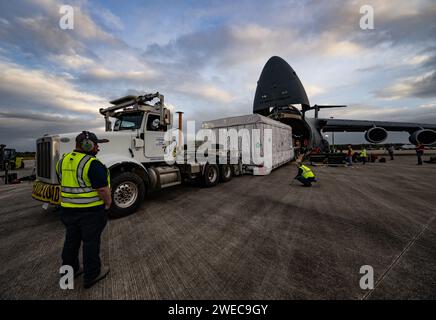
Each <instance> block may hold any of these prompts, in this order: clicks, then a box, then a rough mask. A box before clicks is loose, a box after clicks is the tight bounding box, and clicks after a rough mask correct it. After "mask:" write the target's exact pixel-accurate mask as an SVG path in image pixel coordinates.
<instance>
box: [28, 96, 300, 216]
mask: <svg viewBox="0 0 436 320" xmlns="http://www.w3.org/2000/svg"><path fill="white" fill-rule="evenodd" d="M156 99H157V100H158V101H157V102H155V103H154V104H153V101H155V100H156ZM111 104H112V106H110V107H108V108H105V109H100V113H101V114H102V115H103V116H104V118H105V122H106V132H105V133H103V134H98V137H99V138H100V139H108V140H109V142H108V143H104V144H101V145H100V152H99V153H98V155H97V157H98V158H99V159H100V160H101V161H102V162H103V163H104V164H105V165H106V167H107V168H108V169H109V170H110V175H111V189H112V197H113V204H112V208H111V210H110V214H111V215H112V216H114V217H123V216H126V215H129V214H131V213H133V212H135V211H136V210H137V209H138V207H139V206H140V205H141V202H142V201H143V200H144V198H145V196H146V195H147V194H148V193H149V192H153V191H157V190H161V189H165V188H167V187H171V186H175V185H179V184H181V183H182V182H183V181H186V180H198V181H199V182H201V183H202V185H204V186H205V187H212V186H215V185H216V184H218V183H219V182H227V181H229V180H231V178H232V176H237V175H241V174H244V173H252V174H267V173H268V172H265V170H264V168H263V166H262V165H259V164H253V163H245V164H244V163H242V159H241V152H240V150H239V147H240V144H239V145H238V146H239V147H238V148H237V149H238V150H234V149H233V150H227V148H224V147H223V145H219V144H216V145H215V147H214V148H213V149H212V151H211V150H209V153H210V154H208V155H207V156H208V157H209V158H208V159H212V158H213V159H214V160H215V161H209V162H196V161H195V159H196V158H194V161H192V155H190V154H189V153H190V152H192V150H191V151H189V149H188V150H186V146H185V145H184V144H183V142H180V141H177V138H176V139H174V140H175V141H168V139H165V134H166V133H167V131H169V130H171V129H172V120H173V116H172V113H171V111H170V110H169V109H168V108H167V107H166V106H165V104H164V96H163V95H161V94H159V93H153V94H145V95H142V96H126V97H123V98H120V99H117V100H114V101H111ZM179 117H180V114H179ZM111 118H115V119H116V121H115V123H114V125H113V126H112V123H111V120H110V119H111ZM227 119H232V120H229V122H228V124H227V126H228V127H235V126H236V127H241V126H242V127H249V128H259V129H261V132H263V128H264V127H268V128H274V130H273V136H272V140H273V141H272V146H273V150H272V151H273V154H276V155H278V156H275V157H273V163H272V165H273V168H274V167H277V166H279V165H281V164H284V163H286V162H288V161H290V160H291V159H292V158H293V157H294V152H293V146H292V129H291V127H289V126H287V125H285V124H282V123H280V122H277V121H274V120H271V119H268V118H266V117H263V116H260V115H248V116H242V117H236V118H235V117H234V118H227ZM181 122H182V121H181V118H179V126H180V125H181ZM218 127H226V119H219V120H215V121H208V122H205V123H203V128H211V129H212V130H213V129H216V128H218ZM179 129H181V128H179ZM78 134H79V133H78V132H76V133H68V134H54V135H44V136H43V137H41V138H39V139H37V141H36V148H37V149H36V168H37V170H36V181H35V183H34V186H33V192H32V197H33V198H34V199H37V200H40V201H43V202H46V203H50V204H53V205H59V203H60V186H59V182H58V179H57V174H56V169H55V166H56V163H57V161H58V160H59V159H60V157H61V156H62V154H64V153H67V152H71V151H72V150H73V149H74V148H75V137H76V136H77V135H78ZM261 135H262V134H261ZM167 136H168V135H167ZM262 138H263V137H262ZM262 141H263V140H262ZM172 142H176V145H177V147H176V148H173V147H174V144H172ZM197 146H198V143H197ZM194 150H196V149H195V148H194ZM167 152H170V153H173V152H174V154H173V155H176V154H177V159H178V160H177V162H174V163H173V164H169V163H168V161H165V160H166V159H165V153H167ZM189 156H191V158H190V157H189ZM194 157H195V155H194ZM230 158H232V159H230ZM188 159H191V160H189V161H188ZM230 160H232V161H230Z"/></svg>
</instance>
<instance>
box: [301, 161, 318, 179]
mask: <svg viewBox="0 0 436 320" xmlns="http://www.w3.org/2000/svg"><path fill="white" fill-rule="evenodd" d="M300 168H301V169H302V170H303V174H302V176H303V178H305V179H307V178H314V177H315V175H314V174H313V172H312V170H310V168H309V167H306V166H305V165H303V164H302V165H301V166H300Z"/></svg>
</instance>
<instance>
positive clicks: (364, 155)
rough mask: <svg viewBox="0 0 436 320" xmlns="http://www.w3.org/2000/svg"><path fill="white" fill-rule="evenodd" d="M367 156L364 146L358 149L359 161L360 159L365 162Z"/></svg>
mask: <svg viewBox="0 0 436 320" xmlns="http://www.w3.org/2000/svg"><path fill="white" fill-rule="evenodd" d="M367 157H368V154H367V153H366V149H365V147H363V148H362V150H360V153H359V159H360V161H362V164H365V163H366V159H367Z"/></svg>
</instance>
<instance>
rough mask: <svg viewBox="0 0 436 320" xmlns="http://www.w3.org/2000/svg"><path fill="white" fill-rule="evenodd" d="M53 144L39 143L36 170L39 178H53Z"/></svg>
mask: <svg viewBox="0 0 436 320" xmlns="http://www.w3.org/2000/svg"><path fill="white" fill-rule="evenodd" d="M51 158H52V157H51V142H50V141H48V142H45V141H42V142H38V143H37V146H36V168H37V175H38V177H42V178H47V179H50V178H51Z"/></svg>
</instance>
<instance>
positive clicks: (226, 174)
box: [220, 164, 233, 182]
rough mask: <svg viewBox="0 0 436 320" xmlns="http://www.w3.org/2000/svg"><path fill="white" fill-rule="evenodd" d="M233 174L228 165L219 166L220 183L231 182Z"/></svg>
mask: <svg viewBox="0 0 436 320" xmlns="http://www.w3.org/2000/svg"><path fill="white" fill-rule="evenodd" d="M232 176H233V172H232V167H231V166H230V165H229V164H222V165H220V181H221V182H227V181H230V180H232Z"/></svg>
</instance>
